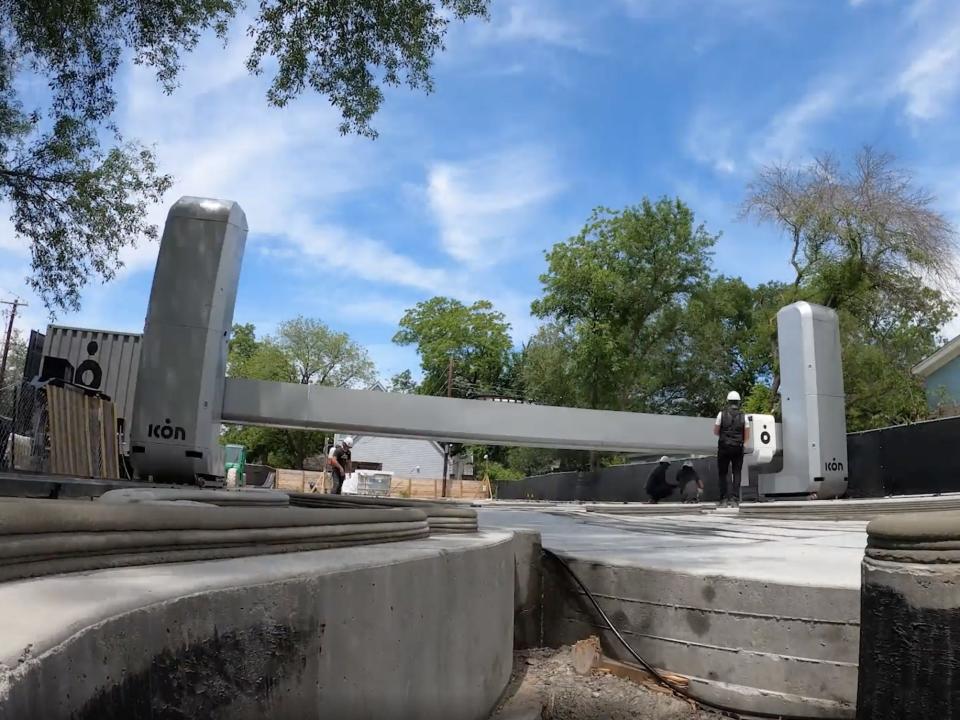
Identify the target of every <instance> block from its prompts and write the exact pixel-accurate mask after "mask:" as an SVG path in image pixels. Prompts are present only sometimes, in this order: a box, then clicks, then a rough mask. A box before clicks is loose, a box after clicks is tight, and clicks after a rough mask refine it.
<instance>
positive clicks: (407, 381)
mask: <svg viewBox="0 0 960 720" xmlns="http://www.w3.org/2000/svg"><path fill="white" fill-rule="evenodd" d="M418 388H419V385H418V384H417V381H416V380H414V379H413V373H411V372H410V371H409V370H404V371H403V372H398V373H397V374H396V375H394V376H393V377H391V378H390V386H389V387H388V388H387V389H388V390H389V391H390V392H395V393H403V394H405V395H409V394H411V393H416V392H417V390H418Z"/></svg>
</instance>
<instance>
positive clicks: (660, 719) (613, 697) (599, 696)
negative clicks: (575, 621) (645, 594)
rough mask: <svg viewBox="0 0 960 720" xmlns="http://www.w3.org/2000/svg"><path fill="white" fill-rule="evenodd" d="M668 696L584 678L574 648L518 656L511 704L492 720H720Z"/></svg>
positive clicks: (609, 678)
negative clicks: (579, 669) (576, 663)
mask: <svg viewBox="0 0 960 720" xmlns="http://www.w3.org/2000/svg"><path fill="white" fill-rule="evenodd" d="M719 717H720V716H719V715H716V714H714V713H710V712H707V711H704V710H699V709H698V708H697V707H696V706H694V705H692V704H691V703H688V702H685V701H683V700H681V699H679V698H677V697H675V696H674V695H673V694H671V693H670V692H669V691H668V690H665V689H660V688H659V687H650V686H647V685H646V684H641V683H635V682H632V681H631V680H625V679H623V678H620V677H617V676H615V675H611V674H610V673H609V672H606V671H604V670H593V671H591V672H590V673H589V674H586V675H580V674H578V673H577V672H576V671H575V670H574V667H573V664H572V652H571V648H570V647H566V648H560V649H559V650H556V649H551V648H539V649H536V650H528V651H524V652H521V653H518V654H517V657H516V662H515V664H514V671H513V678H512V680H511V684H510V689H509V690H508V692H507V696H506V699H505V700H504V701H503V703H502V704H501V706H500V707H499V708H498V709H497V711H496V712H495V713H494V714H493V715H492V716H491V718H490V720H701V719H702V720H708V719H710V720H714V719H716V718H719Z"/></svg>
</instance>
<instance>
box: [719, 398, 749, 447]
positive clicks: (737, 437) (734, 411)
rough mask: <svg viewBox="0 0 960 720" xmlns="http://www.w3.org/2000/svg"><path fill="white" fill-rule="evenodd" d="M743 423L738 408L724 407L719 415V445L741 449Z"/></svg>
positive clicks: (741, 414)
mask: <svg viewBox="0 0 960 720" xmlns="http://www.w3.org/2000/svg"><path fill="white" fill-rule="evenodd" d="M745 425H746V423H745V421H744V418H743V413H742V412H740V408H730V407H728V408H724V409H723V413H722V414H721V416H720V447H725V448H733V449H742V448H743V429H744V427H745Z"/></svg>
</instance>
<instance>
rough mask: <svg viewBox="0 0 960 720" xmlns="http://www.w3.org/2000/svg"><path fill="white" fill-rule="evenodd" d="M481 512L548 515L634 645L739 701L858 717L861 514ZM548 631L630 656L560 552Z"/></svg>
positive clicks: (560, 546)
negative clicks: (842, 519)
mask: <svg viewBox="0 0 960 720" xmlns="http://www.w3.org/2000/svg"><path fill="white" fill-rule="evenodd" d="M480 520H481V525H482V526H488V527H494V526H497V527H516V528H529V529H539V530H540V532H541V533H542V542H543V546H544V547H545V548H548V549H550V550H553V551H554V552H556V553H557V554H559V555H561V556H562V557H565V558H566V559H567V560H568V562H569V563H570V565H571V568H572V569H573V570H574V572H576V573H577V575H578V576H579V577H580V579H581V580H582V581H583V582H584V583H585V584H586V586H587V587H588V588H590V590H591V592H593V593H594V595H595V596H596V597H597V599H598V601H599V602H600V604H601V606H602V607H603V608H604V610H605V612H606V613H607V614H608V616H609V617H610V618H611V620H612V621H613V623H614V625H616V626H617V628H618V629H619V630H620V631H621V632H622V633H623V634H624V636H625V637H626V638H627V640H628V642H630V643H631V645H632V647H633V648H634V649H635V650H636V651H637V652H639V653H640V654H641V655H642V656H643V657H645V658H646V659H647V660H648V661H649V662H651V663H652V664H653V665H655V666H657V667H660V668H662V669H665V670H670V671H673V672H677V673H680V674H682V675H687V676H689V677H691V678H692V685H691V687H693V688H694V689H695V690H696V691H697V692H698V693H700V695H701V696H703V697H706V698H709V699H711V700H714V701H717V702H722V703H724V704H727V705H729V706H731V707H733V708H736V709H738V710H740V711H742V712H749V711H750V710H755V711H763V712H781V713H784V714H798V715H810V716H818V715H819V716H822V717H852V716H853V713H854V709H853V708H854V704H855V701H856V691H857V658H858V646H859V579H860V575H859V569H860V568H859V566H860V561H861V559H862V557H863V546H864V544H865V540H866V536H865V533H864V526H865V523H836V522H826V523H817V522H807V523H804V522H796V521H778V522H770V521H764V520H751V521H746V520H743V519H742V518H738V517H737V516H736V515H735V514H733V513H731V514H720V513H715V514H711V515H690V516H683V517H677V516H667V517H627V516H616V517H613V516H604V515H601V514H598V513H589V514H587V513H565V512H556V511H547V512H537V511H531V510H509V511H498V510H492V509H484V510H481V512H480ZM543 583H544V590H543V598H544V609H543V634H544V642H545V644H548V645H561V644H568V643H571V642H574V641H576V640H579V639H582V638H584V637H587V636H589V635H591V634H598V635H600V637H601V640H602V642H603V645H604V649H605V651H606V652H607V653H608V654H610V655H611V656H613V657H615V658H617V659H620V660H624V661H629V660H630V659H631V658H630V656H629V654H628V653H627V651H626V650H625V649H624V648H623V647H622V646H620V645H619V644H618V643H617V642H616V640H615V639H614V637H613V635H612V633H609V631H605V630H603V628H602V623H601V621H600V619H599V618H598V617H597V615H596V614H595V611H594V610H593V608H592V607H591V606H590V605H589V603H588V602H587V600H586V598H585V597H584V596H582V595H581V594H580V593H579V591H578V589H577V588H576V587H575V586H573V585H572V583H571V582H570V580H569V579H568V578H567V577H565V576H564V575H563V574H562V571H561V569H560V568H559V566H558V565H557V564H556V562H552V561H549V560H547V561H545V565H544V580H543Z"/></svg>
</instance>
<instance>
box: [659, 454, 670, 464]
mask: <svg viewBox="0 0 960 720" xmlns="http://www.w3.org/2000/svg"><path fill="white" fill-rule="evenodd" d="M660 462H665V463H668V462H670V458H668V457H667V456H666V455H664V456H663V457H662V458H660Z"/></svg>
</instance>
